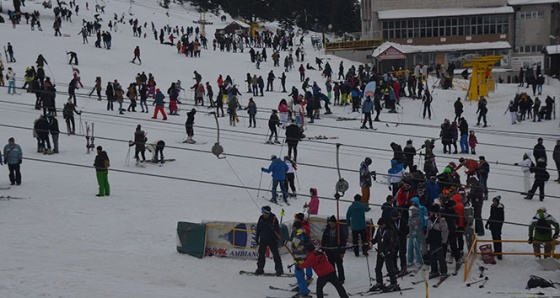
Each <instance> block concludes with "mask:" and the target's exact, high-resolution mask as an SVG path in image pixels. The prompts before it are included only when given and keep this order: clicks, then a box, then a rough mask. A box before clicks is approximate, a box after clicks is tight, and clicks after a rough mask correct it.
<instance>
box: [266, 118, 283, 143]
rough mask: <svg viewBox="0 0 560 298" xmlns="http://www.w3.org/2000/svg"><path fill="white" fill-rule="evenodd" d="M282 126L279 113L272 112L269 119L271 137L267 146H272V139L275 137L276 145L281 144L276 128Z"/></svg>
mask: <svg viewBox="0 0 560 298" xmlns="http://www.w3.org/2000/svg"><path fill="white" fill-rule="evenodd" d="M277 126H280V119H278V111H277V110H272V114H270V118H269V119H268V129H269V130H270V136H269V137H268V141H266V143H267V144H272V143H273V142H272V137H273V136H274V144H280V141H278V131H277V130H276V127H277Z"/></svg>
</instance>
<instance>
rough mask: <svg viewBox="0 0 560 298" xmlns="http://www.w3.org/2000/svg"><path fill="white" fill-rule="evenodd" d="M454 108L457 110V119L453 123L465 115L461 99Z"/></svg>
mask: <svg viewBox="0 0 560 298" xmlns="http://www.w3.org/2000/svg"><path fill="white" fill-rule="evenodd" d="M453 108H454V109H455V119H454V120H453V121H457V120H458V119H461V115H462V114H463V103H462V102H461V98H460V97H457V100H456V101H455V103H454V104H453Z"/></svg>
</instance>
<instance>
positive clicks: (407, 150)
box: [403, 140, 416, 171]
mask: <svg viewBox="0 0 560 298" xmlns="http://www.w3.org/2000/svg"><path fill="white" fill-rule="evenodd" d="M403 154H404V168H405V169H406V168H408V169H409V171H410V169H412V166H414V156H416V148H414V146H412V140H408V141H406V146H404V149H403Z"/></svg>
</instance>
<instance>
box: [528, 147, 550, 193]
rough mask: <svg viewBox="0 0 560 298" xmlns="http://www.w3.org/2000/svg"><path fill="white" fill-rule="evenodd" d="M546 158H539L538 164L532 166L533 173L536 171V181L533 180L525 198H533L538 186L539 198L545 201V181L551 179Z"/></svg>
mask: <svg viewBox="0 0 560 298" xmlns="http://www.w3.org/2000/svg"><path fill="white" fill-rule="evenodd" d="M546 166H547V164H546V160H545V159H544V157H541V158H539V159H538V160H537V164H536V165H535V166H531V168H530V171H531V173H535V182H533V186H532V187H531V189H530V190H529V192H528V193H527V196H526V197H525V200H532V199H533V195H535V193H536V192H537V188H538V189H539V200H540V201H541V202H542V201H544V185H545V182H546V181H548V179H550V174H549V173H548V172H547V171H546Z"/></svg>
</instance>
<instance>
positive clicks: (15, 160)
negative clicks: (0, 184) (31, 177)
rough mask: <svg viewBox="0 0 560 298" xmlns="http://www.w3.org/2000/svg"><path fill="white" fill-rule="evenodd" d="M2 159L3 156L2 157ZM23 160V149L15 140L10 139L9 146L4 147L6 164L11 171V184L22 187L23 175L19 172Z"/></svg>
mask: <svg viewBox="0 0 560 298" xmlns="http://www.w3.org/2000/svg"><path fill="white" fill-rule="evenodd" d="M0 157H1V155H0ZM22 158H23V152H22V151H21V147H20V146H19V145H18V144H16V141H15V139H14V138H13V137H12V138H9V139H8V144H7V145H6V146H4V163H5V164H7V165H8V169H9V170H10V175H9V177H10V184H11V185H14V184H17V185H20V184H21V173H20V171H19V166H20V165H21V161H22Z"/></svg>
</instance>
